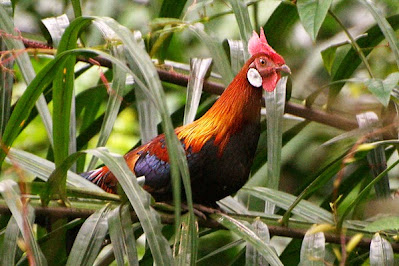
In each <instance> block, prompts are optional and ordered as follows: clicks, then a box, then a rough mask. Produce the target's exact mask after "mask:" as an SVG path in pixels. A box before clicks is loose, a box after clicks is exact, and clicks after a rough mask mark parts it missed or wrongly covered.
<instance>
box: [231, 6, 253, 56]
mask: <svg viewBox="0 0 399 266" xmlns="http://www.w3.org/2000/svg"><path fill="white" fill-rule="evenodd" d="M229 2H230V4H231V7H232V8H233V12H234V15H235V17H236V21H237V23H238V28H239V29H240V36H241V41H242V43H243V47H244V48H245V49H244V58H245V60H248V59H249V58H250V57H251V56H250V55H249V52H248V49H246V48H247V47H248V41H249V39H250V38H251V35H252V30H253V28H252V26H251V20H250V18H249V13H248V8H247V5H246V3H245V1H241V0H229Z"/></svg>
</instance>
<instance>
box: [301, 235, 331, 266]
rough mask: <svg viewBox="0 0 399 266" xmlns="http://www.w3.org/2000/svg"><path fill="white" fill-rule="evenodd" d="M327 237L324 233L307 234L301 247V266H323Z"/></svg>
mask: <svg viewBox="0 0 399 266" xmlns="http://www.w3.org/2000/svg"><path fill="white" fill-rule="evenodd" d="M310 230H311V229H310ZM325 248H326V243H325V237H324V233H323V232H317V233H311V232H309V231H308V232H306V234H305V237H304V238H303V241H302V246H301V262H300V265H303V266H305V265H309V266H323V265H324V256H325Z"/></svg>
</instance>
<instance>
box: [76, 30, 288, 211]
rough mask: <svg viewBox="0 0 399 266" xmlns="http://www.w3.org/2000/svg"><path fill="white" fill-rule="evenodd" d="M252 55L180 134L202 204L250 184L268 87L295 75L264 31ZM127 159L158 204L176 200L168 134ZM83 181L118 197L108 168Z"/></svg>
mask: <svg viewBox="0 0 399 266" xmlns="http://www.w3.org/2000/svg"><path fill="white" fill-rule="evenodd" d="M248 50H249V53H250V54H251V56H252V57H251V58H250V59H249V60H248V61H247V62H246V63H245V65H244V66H243V67H242V69H241V71H240V72H239V73H238V74H237V76H236V77H235V78H234V80H233V81H232V82H231V83H230V85H229V86H228V87H227V89H226V90H225V91H224V92H223V94H222V95H221V96H220V98H219V99H218V100H217V101H216V102H215V104H214V105H213V106H212V107H211V108H210V109H209V110H208V111H207V112H206V113H205V114H204V115H203V116H202V117H201V118H199V119H198V120H196V121H194V122H192V123H191V124H188V125H185V126H181V127H178V128H176V129H175V132H176V135H177V137H178V139H179V140H180V142H181V144H182V145H183V147H184V149H185V151H186V156H187V161H188V166H189V170H190V178H191V188H192V196H193V201H194V202H195V203H197V204H203V205H208V206H214V204H215V201H217V200H220V199H222V198H224V197H226V196H228V195H230V194H233V193H235V192H237V190H239V189H240V188H241V187H242V186H243V185H244V184H245V183H246V181H247V180H248V176H249V172H250V168H251V165H252V161H253V159H254V155H255V151H256V147H257V143H258V139H259V134H260V109H261V104H262V103H261V101H262V88H263V89H264V90H266V91H268V92H270V91H273V90H274V89H275V87H276V84H277V82H278V81H279V79H280V77H281V76H280V72H287V73H290V69H289V68H288V67H287V66H286V65H285V62H284V59H283V58H282V57H281V56H280V55H279V54H277V53H276V52H275V51H274V50H273V48H271V47H270V46H269V45H268V43H267V41H266V37H265V35H264V33H263V29H261V33H260V37H259V36H258V35H257V34H256V32H254V34H253V36H252V38H251V39H250V40H249V43H248ZM124 158H125V160H126V162H127V164H128V166H129V168H130V169H131V170H132V171H133V172H134V173H135V175H136V176H145V183H144V189H145V190H146V191H148V192H149V193H150V194H151V195H152V196H153V197H154V198H155V200H156V201H169V200H172V185H171V177H170V166H169V158H168V153H167V150H166V145H165V135H164V134H161V135H159V136H158V137H156V138H154V139H153V140H151V141H150V142H148V143H147V144H144V145H142V146H140V147H138V148H136V149H134V150H132V151H130V152H129V153H127V154H126V155H125V156H124ZM82 176H83V177H85V178H86V179H88V180H90V181H92V182H93V183H95V184H97V185H98V186H100V187H101V188H103V189H104V190H105V191H107V192H111V193H116V190H117V180H116V178H115V176H114V175H113V174H112V173H111V172H110V171H109V169H108V168H107V167H106V166H104V167H101V168H99V169H97V170H93V171H90V172H86V173H83V174H82ZM182 195H184V192H183V193H182Z"/></svg>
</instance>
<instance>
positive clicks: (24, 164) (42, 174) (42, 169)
mask: <svg viewBox="0 0 399 266" xmlns="http://www.w3.org/2000/svg"><path fill="white" fill-rule="evenodd" d="M8 156H9V159H7V160H8V161H12V162H15V163H17V164H18V166H19V167H20V168H21V169H23V170H25V171H27V172H29V173H32V174H33V175H35V176H37V177H38V178H40V179H41V180H43V181H47V180H48V178H49V176H50V175H51V173H52V172H53V171H54V169H55V164H54V163H53V162H50V161H48V160H46V159H43V158H41V157H39V156H36V155H34V154H32V153H29V152H26V151H22V150H18V149H15V148H11V149H10V151H9V154H8ZM67 184H68V185H71V186H74V187H78V188H82V189H85V190H86V191H92V192H102V193H105V192H104V190H102V189H101V188H99V187H98V186H96V185H95V184H93V183H92V182H90V181H88V180H86V179H84V178H82V177H81V176H80V175H78V174H75V173H74V172H72V171H68V172H67Z"/></svg>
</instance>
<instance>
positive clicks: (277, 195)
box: [242, 187, 334, 224]
mask: <svg viewBox="0 0 399 266" xmlns="http://www.w3.org/2000/svg"><path fill="white" fill-rule="evenodd" d="M242 189H243V190H244V191H248V193H250V194H251V195H253V196H255V197H258V198H260V199H263V200H268V201H270V202H272V203H273V204H275V205H277V206H278V207H280V208H283V209H285V210H286V209H288V208H289V207H290V206H291V204H293V202H294V201H295V200H296V199H297V197H296V196H293V195H290V194H288V193H285V192H282V191H277V190H273V189H270V188H265V187H244V188H242ZM292 212H293V213H295V214H296V215H298V216H300V217H302V218H303V219H305V220H307V221H310V222H312V223H330V224H333V223H334V219H333V216H332V214H331V213H330V212H328V211H326V210H324V209H322V208H320V207H319V206H317V205H315V204H314V203H311V202H309V201H305V200H302V201H301V202H299V203H298V205H297V206H296V207H295V208H294V209H293V210H292Z"/></svg>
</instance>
